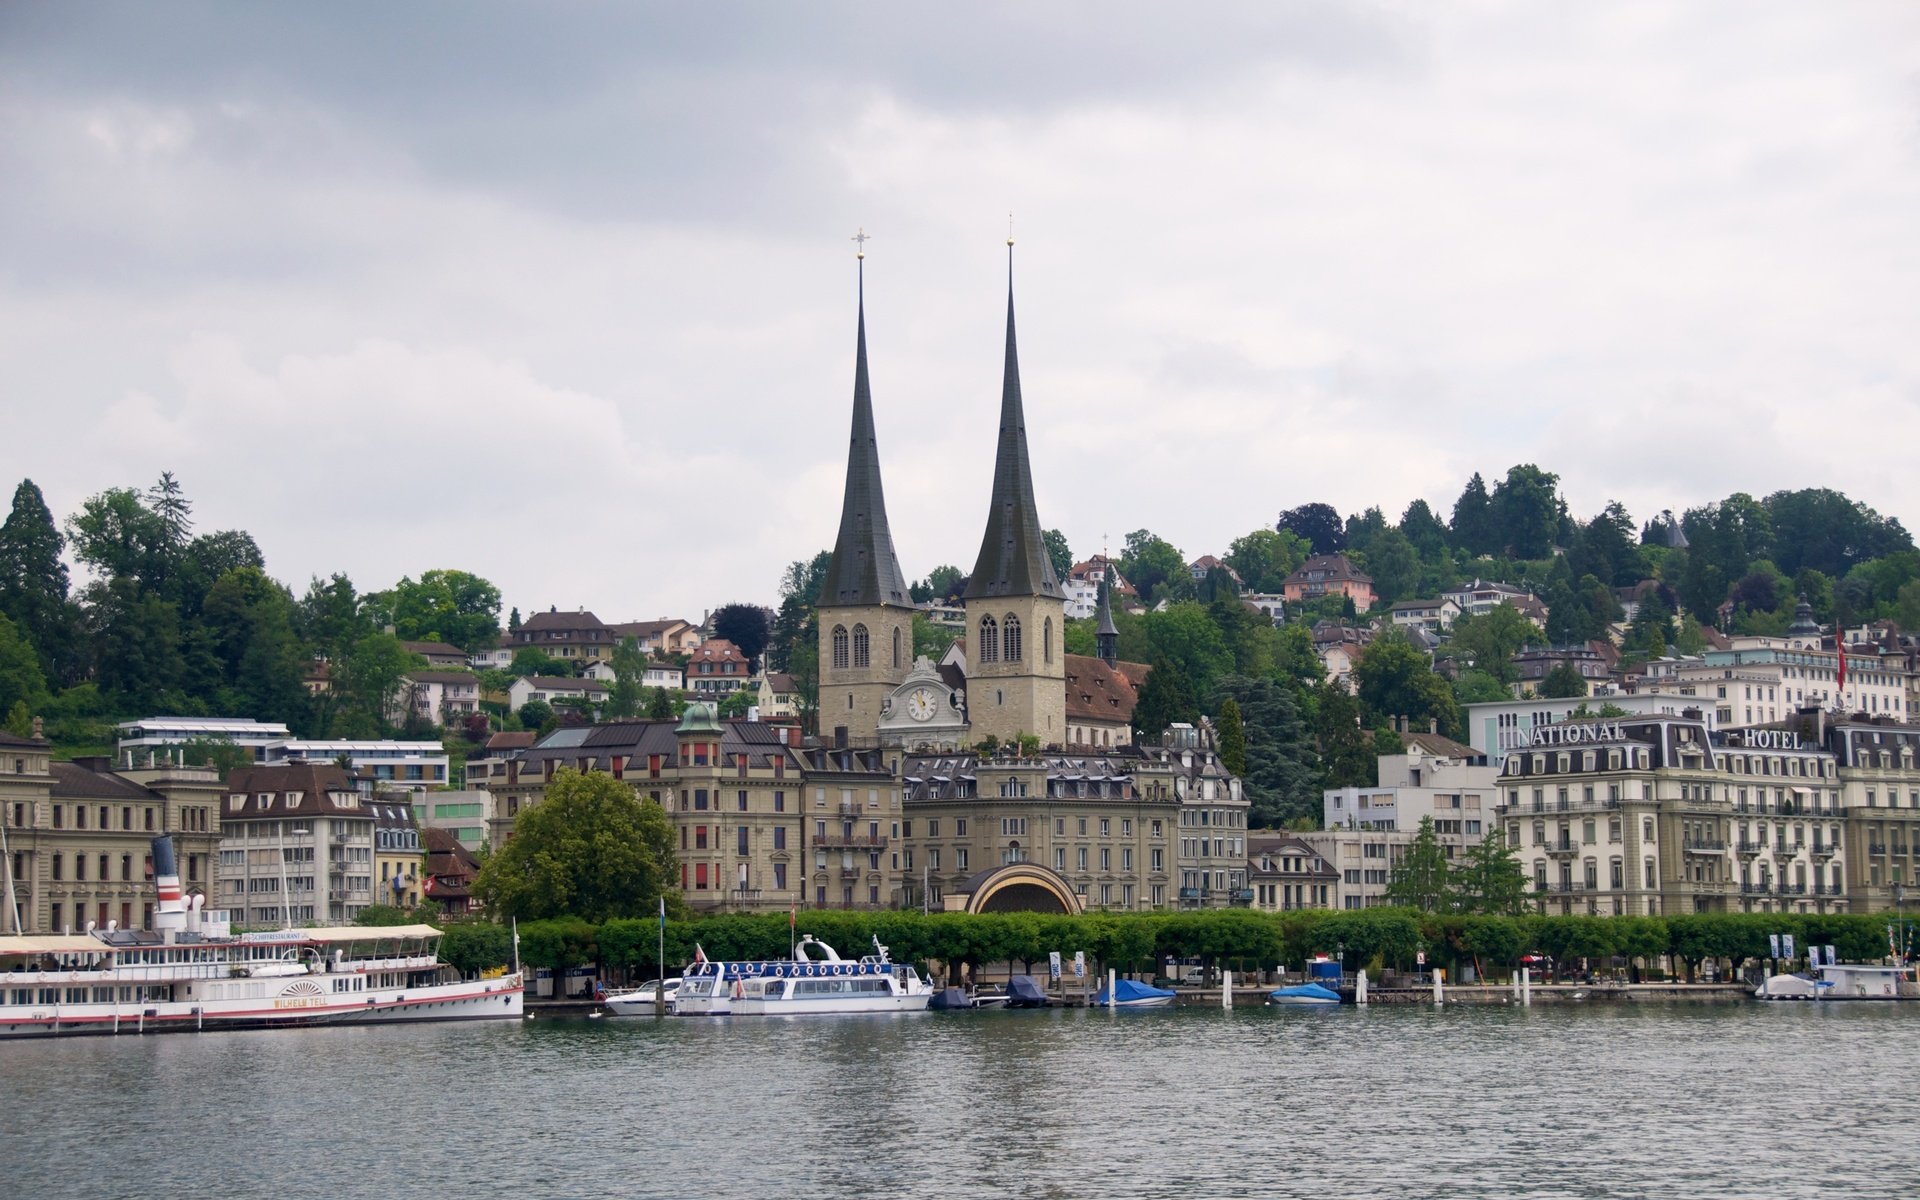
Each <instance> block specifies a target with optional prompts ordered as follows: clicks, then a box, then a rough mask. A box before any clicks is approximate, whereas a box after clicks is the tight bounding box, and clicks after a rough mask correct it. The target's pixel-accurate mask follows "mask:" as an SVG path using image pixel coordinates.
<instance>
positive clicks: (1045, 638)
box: [1040, 617, 1053, 662]
mask: <svg viewBox="0 0 1920 1200" xmlns="http://www.w3.org/2000/svg"><path fill="white" fill-rule="evenodd" d="M1040 652H1041V654H1042V655H1044V656H1045V657H1046V660H1047V661H1048V662H1052V661H1053V618H1052V617H1048V618H1047V620H1046V623H1045V624H1043V625H1042V626H1041V627H1040Z"/></svg>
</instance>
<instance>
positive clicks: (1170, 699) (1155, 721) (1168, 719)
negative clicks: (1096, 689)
mask: <svg viewBox="0 0 1920 1200" xmlns="http://www.w3.org/2000/svg"><path fill="white" fill-rule="evenodd" d="M1199 716H1200V704H1199V702H1198V701H1197V700H1195V699H1194V696H1193V684H1192V682H1191V681H1190V680H1189V679H1188V678H1187V676H1186V673H1185V672H1184V671H1182V670H1181V668H1180V667H1179V666H1178V665H1176V664H1175V663H1174V662H1173V660H1171V659H1169V658H1165V657H1161V658H1156V659H1155V660H1154V661H1153V668H1152V670H1150V671H1148V672H1147V678H1146V681H1145V682H1144V683H1142V684H1141V685H1140V690H1139V693H1138V695H1137V696H1136V697H1135V699H1134V703H1133V719H1132V723H1133V732H1134V737H1135V739H1136V740H1138V741H1140V742H1143V743H1146V744H1152V743H1155V742H1158V741H1159V739H1160V734H1161V733H1162V732H1163V731H1164V730H1165V729H1166V728H1167V726H1169V725H1171V724H1173V723H1174V722H1176V721H1194V720H1197V719H1198V718H1199Z"/></svg>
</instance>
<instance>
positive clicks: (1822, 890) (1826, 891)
mask: <svg viewBox="0 0 1920 1200" xmlns="http://www.w3.org/2000/svg"><path fill="white" fill-rule="evenodd" d="M1813 894H1814V895H1816V896H1838V895H1839V894H1840V889H1839V888H1837V887H1835V886H1833V885H1832V884H1830V883H1816V884H1814V885H1813Z"/></svg>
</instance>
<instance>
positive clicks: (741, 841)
mask: <svg viewBox="0 0 1920 1200" xmlns="http://www.w3.org/2000/svg"><path fill="white" fill-rule="evenodd" d="M738 833H739V835H740V836H739V838H738V845H737V847H736V852H737V853H739V854H742V855H744V854H746V852H747V827H746V826H745V825H742V826H741V827H740V828H739V830H738Z"/></svg>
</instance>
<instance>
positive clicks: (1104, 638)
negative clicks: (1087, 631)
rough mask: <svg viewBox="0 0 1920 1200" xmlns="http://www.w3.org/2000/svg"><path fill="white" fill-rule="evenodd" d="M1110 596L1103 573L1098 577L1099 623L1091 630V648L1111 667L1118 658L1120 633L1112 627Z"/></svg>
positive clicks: (1109, 589)
mask: <svg viewBox="0 0 1920 1200" xmlns="http://www.w3.org/2000/svg"><path fill="white" fill-rule="evenodd" d="M1111 569H1112V568H1110V567H1109V568H1108V570H1111ZM1112 595H1113V593H1112V588H1111V587H1110V586H1109V585H1108V583H1107V578H1106V575H1105V573H1104V572H1103V573H1102V574H1101V576H1100V614H1099V615H1100V623H1099V624H1098V625H1096V626H1094V629H1093V646H1094V653H1096V654H1098V655H1099V656H1100V661H1101V662H1103V663H1106V664H1107V665H1108V666H1112V665H1113V664H1114V662H1115V660H1117V659H1118V658H1119V657H1120V631H1119V630H1118V629H1116V628H1114V625H1113V599H1112Z"/></svg>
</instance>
